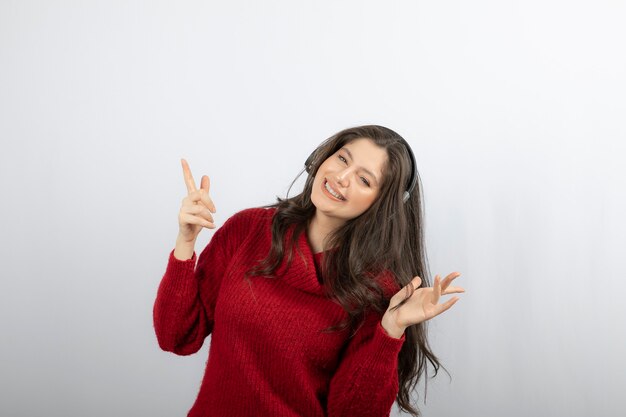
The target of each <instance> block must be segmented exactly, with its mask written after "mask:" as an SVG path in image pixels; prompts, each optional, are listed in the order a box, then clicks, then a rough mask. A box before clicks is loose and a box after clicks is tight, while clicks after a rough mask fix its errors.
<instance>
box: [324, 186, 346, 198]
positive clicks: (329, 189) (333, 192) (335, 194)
mask: <svg viewBox="0 0 626 417" xmlns="http://www.w3.org/2000/svg"><path fill="white" fill-rule="evenodd" d="M324 187H326V189H327V190H328V192H329V193H331V194H332V195H333V196H334V197H337V198H338V199H340V200H343V197H342V196H340V195H339V194H337V193H336V192H335V191H334V190H333V189H332V188H330V185H328V181H326V183H325V184H324Z"/></svg>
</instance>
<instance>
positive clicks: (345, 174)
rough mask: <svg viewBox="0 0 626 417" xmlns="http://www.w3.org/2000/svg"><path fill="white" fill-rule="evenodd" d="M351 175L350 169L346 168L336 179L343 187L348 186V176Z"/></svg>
mask: <svg viewBox="0 0 626 417" xmlns="http://www.w3.org/2000/svg"><path fill="white" fill-rule="evenodd" d="M349 175H350V169H349V168H348V169H344V170H343V171H341V172H339V173H337V176H336V181H337V183H338V184H339V185H341V186H342V187H347V186H348V184H349V181H348V176H349Z"/></svg>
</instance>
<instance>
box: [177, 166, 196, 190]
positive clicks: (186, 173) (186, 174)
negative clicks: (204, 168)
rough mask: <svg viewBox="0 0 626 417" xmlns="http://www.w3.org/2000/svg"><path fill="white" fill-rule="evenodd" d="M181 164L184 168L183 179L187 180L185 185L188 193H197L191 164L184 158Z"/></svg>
mask: <svg viewBox="0 0 626 417" xmlns="http://www.w3.org/2000/svg"><path fill="white" fill-rule="evenodd" d="M180 163H181V165H182V166H183V177H184V179H185V185H186V186H187V192H188V193H191V192H193V191H196V182H195V181H194V180H193V176H192V175H191V170H190V169H189V164H188V163H187V161H185V159H184V158H181V160H180Z"/></svg>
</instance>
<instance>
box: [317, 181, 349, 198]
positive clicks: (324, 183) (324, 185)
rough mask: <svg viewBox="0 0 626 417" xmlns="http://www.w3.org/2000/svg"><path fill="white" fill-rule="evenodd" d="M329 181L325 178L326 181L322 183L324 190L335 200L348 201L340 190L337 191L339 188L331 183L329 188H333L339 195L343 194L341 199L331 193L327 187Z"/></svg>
mask: <svg viewBox="0 0 626 417" xmlns="http://www.w3.org/2000/svg"><path fill="white" fill-rule="evenodd" d="M327 182H328V180H326V179H325V180H324V182H323V183H322V191H323V192H324V193H326V194H327V195H328V196H330V198H332V199H333V200H335V201H346V198H345V197H344V196H343V194H341V193H340V192H339V191H337V189H336V188H335V187H333V186H332V185H331V184H330V183H329V184H328V186H329V188H332V190H333V191H334V192H335V193H337V194H338V195H340V196H341V199H338V198H337V197H335V196H334V195H332V194H331V193H329V192H328V190H327V189H326V183H327Z"/></svg>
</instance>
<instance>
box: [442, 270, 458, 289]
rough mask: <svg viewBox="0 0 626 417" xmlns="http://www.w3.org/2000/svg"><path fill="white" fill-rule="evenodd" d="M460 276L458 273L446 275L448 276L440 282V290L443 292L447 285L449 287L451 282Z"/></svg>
mask: <svg viewBox="0 0 626 417" xmlns="http://www.w3.org/2000/svg"><path fill="white" fill-rule="evenodd" d="M460 275H461V273H460V272H452V273H450V274H448V276H446V278H445V279H444V280H443V281H442V282H441V288H442V290H444V291H445V289H446V288H448V285H450V284H451V283H452V281H453V280H455V279H456V278H458V277H459V276H460Z"/></svg>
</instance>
